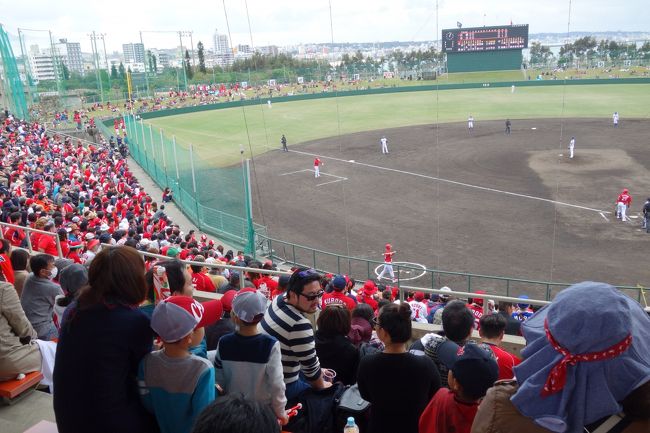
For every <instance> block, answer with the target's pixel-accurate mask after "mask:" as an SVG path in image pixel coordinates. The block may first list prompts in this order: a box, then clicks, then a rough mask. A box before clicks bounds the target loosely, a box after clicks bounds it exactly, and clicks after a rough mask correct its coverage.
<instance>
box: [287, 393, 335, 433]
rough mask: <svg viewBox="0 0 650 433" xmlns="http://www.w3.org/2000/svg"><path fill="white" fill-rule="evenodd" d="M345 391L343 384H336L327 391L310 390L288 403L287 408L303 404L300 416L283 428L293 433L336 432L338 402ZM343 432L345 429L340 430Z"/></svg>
mask: <svg viewBox="0 0 650 433" xmlns="http://www.w3.org/2000/svg"><path fill="white" fill-rule="evenodd" d="M344 391H345V386H344V385H343V384H341V383H334V384H333V385H332V386H331V387H329V388H325V389H313V388H309V389H307V390H305V391H304V392H303V393H301V394H300V395H299V396H298V397H297V398H295V399H292V400H291V401H289V402H287V406H286V407H293V406H295V404H296V403H302V409H301V410H300V411H299V412H298V415H297V416H295V417H294V418H292V419H291V420H290V421H289V424H287V425H286V426H284V427H283V429H284V430H286V431H290V432H292V433H330V432H333V431H336V430H335V418H336V416H335V415H336V402H337V401H338V400H340V398H341V395H343V392H344ZM340 430H341V431H342V430H343V427H341V429H340Z"/></svg>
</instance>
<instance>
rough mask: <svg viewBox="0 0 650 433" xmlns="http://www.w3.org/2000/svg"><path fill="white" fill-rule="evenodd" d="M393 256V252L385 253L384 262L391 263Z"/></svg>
mask: <svg viewBox="0 0 650 433" xmlns="http://www.w3.org/2000/svg"><path fill="white" fill-rule="evenodd" d="M393 254H395V251H386V252H385V253H384V262H386V263H392V262H393Z"/></svg>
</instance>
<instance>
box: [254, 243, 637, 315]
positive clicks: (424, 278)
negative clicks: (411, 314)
mask: <svg viewBox="0 0 650 433" xmlns="http://www.w3.org/2000/svg"><path fill="white" fill-rule="evenodd" d="M256 245H258V249H261V250H262V251H265V252H266V253H267V254H268V256H269V257H271V258H272V259H275V260H280V261H283V262H285V263H287V264H292V265H301V266H308V267H312V268H314V269H317V270H321V271H328V272H332V273H336V274H346V275H349V276H351V277H353V278H355V279H363V280H365V279H373V280H374V279H377V277H378V274H379V269H380V268H381V267H382V266H383V264H384V262H383V261H378V260H372V259H367V258H361V257H352V256H345V255H340V254H334V253H331V252H327V251H322V250H317V249H315V248H311V247H307V246H303V245H298V244H294V243H290V242H287V241H282V240H279V239H273V238H270V237H267V236H264V235H262V234H259V233H258V234H257V241H256ZM393 269H394V271H395V275H396V277H397V281H396V283H397V285H398V286H399V287H400V288H406V289H408V290H411V291H430V292H436V289H439V288H440V287H443V286H448V287H451V288H454V287H455V288H457V289H459V290H464V291H465V292H466V293H472V297H477V298H478V297H482V296H480V295H477V294H475V293H473V292H476V290H485V291H486V292H490V293H491V294H492V295H494V296H497V295H498V296H504V297H513V296H514V297H516V296H519V295H522V294H526V295H528V296H530V297H531V298H535V299H540V300H544V301H550V300H552V299H553V298H554V297H555V295H556V294H557V293H558V292H559V291H561V290H562V289H565V288H566V287H569V286H570V285H572V284H574V283H564V282H551V281H538V280H531V279H524V278H512V277H503V276H495V275H482V274H472V273H468V272H453V271H443V270H439V269H430V268H427V267H425V266H423V265H414V264H400V263H393ZM416 280H417V286H411V285H410V284H411V283H410V282H411V281H416ZM615 287H616V288H617V289H619V290H621V291H622V292H624V293H626V294H627V295H628V296H630V297H631V298H633V299H636V300H637V301H638V302H642V301H643V302H645V297H644V293H643V290H644V288H643V287H640V286H636V287H634V286H615ZM519 301H520V300H519ZM527 302H528V301H527ZM531 303H532V302H531Z"/></svg>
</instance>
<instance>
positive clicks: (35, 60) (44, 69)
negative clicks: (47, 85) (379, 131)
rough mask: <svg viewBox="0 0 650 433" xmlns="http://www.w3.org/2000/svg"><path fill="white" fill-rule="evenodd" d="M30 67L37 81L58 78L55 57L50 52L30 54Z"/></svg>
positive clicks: (33, 77)
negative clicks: (55, 69)
mask: <svg viewBox="0 0 650 433" xmlns="http://www.w3.org/2000/svg"><path fill="white" fill-rule="evenodd" d="M29 69H30V70H31V73H32V79H33V80H34V81H35V82H39V81H44V80H56V73H55V71H54V59H53V58H52V56H51V55H50V54H36V55H31V56H29Z"/></svg>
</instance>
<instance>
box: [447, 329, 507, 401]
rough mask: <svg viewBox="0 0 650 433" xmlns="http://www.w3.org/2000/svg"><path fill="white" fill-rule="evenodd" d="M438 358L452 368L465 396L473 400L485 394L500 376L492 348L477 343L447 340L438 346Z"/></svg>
mask: <svg viewBox="0 0 650 433" xmlns="http://www.w3.org/2000/svg"><path fill="white" fill-rule="evenodd" d="M438 359H440V360H441V361H442V362H443V364H445V365H446V366H447V368H448V369H449V370H451V372H452V373H453V375H454V378H455V379H456V380H457V381H458V382H459V383H460V385H461V386H462V387H463V393H464V394H465V396H466V397H468V398H471V399H473V400H478V399H479V398H481V397H483V396H485V393H486V392H487V390H488V389H489V388H491V387H492V385H494V382H496V381H497V379H498V378H499V366H498V365H497V362H496V360H495V359H494V353H493V352H492V350H491V349H489V348H483V347H482V346H480V345H478V344H475V343H467V344H465V345H464V346H459V345H458V344H456V343H454V342H453V341H450V340H447V341H445V342H444V343H442V344H440V346H439V347H438Z"/></svg>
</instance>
